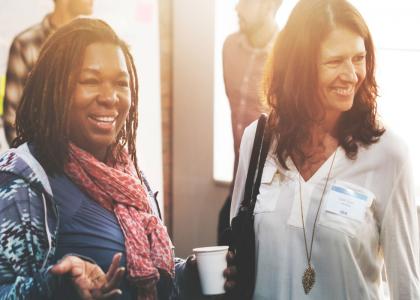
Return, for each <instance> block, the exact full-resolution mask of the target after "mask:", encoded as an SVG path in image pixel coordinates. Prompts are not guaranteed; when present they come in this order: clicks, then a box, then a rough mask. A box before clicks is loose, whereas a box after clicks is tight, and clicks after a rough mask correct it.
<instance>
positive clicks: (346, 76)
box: [340, 62, 358, 83]
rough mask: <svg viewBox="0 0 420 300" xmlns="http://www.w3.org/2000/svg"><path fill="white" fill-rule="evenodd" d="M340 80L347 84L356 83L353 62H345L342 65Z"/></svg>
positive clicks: (356, 78)
mask: <svg viewBox="0 0 420 300" xmlns="http://www.w3.org/2000/svg"><path fill="white" fill-rule="evenodd" d="M340 78H341V79H342V80H345V81H347V82H351V83H357V81H358V77H357V72H356V67H355V66H354V64H353V62H347V63H345V64H343V69H342V71H341V74H340Z"/></svg>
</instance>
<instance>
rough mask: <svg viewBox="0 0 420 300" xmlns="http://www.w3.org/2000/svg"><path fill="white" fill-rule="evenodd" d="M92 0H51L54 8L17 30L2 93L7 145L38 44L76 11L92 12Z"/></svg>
mask: <svg viewBox="0 0 420 300" xmlns="http://www.w3.org/2000/svg"><path fill="white" fill-rule="evenodd" d="M92 6H93V0H54V10H53V11H52V12H51V13H50V14H48V15H46V16H45V17H44V19H43V20H42V21H41V22H40V23H38V24H35V25H34V26H32V27H29V28H28V29H26V30H24V31H23V32H21V33H20V34H18V35H17V36H16V37H15V38H14V40H13V43H12V45H11V47H10V52H9V60H8V64H7V72H6V91H5V96H4V109H3V111H4V115H3V120H4V130H5V134H6V138H7V142H8V143H9V145H11V143H12V141H13V140H14V138H15V137H16V129H15V118H16V109H17V107H18V105H19V102H20V99H21V96H22V91H23V87H24V85H25V81H26V78H27V76H28V74H29V72H30V71H31V70H32V68H33V66H34V65H35V62H36V60H37V59H38V55H39V52H40V50H41V46H42V44H43V43H44V41H45V40H46V39H47V37H48V36H49V35H50V34H51V33H53V32H54V31H55V30H56V29H57V28H58V27H60V26H62V25H64V24H66V23H68V22H70V21H71V20H72V19H74V18H76V17H78V16H80V15H90V14H91V13H92Z"/></svg>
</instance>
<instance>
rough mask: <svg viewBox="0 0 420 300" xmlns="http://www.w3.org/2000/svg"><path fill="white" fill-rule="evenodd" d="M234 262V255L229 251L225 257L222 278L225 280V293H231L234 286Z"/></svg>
mask: <svg viewBox="0 0 420 300" xmlns="http://www.w3.org/2000/svg"><path fill="white" fill-rule="evenodd" d="M234 260H235V254H233V252H232V251H229V252H228V254H227V255H226V261H227V264H228V266H227V268H226V269H225V270H224V271H223V276H224V277H225V278H226V282H225V286H224V287H225V291H226V292H229V291H232V290H233V288H234V287H235V285H236V279H237V278H236V273H237V271H236V266H235V265H234V264H233V263H234Z"/></svg>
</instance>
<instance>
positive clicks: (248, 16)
mask: <svg viewBox="0 0 420 300" xmlns="http://www.w3.org/2000/svg"><path fill="white" fill-rule="evenodd" d="M282 2H283V1H282V0H239V2H238V3H237V5H236V12H237V15H238V22H239V31H238V32H235V33H233V34H231V35H229V36H228V37H227V38H226V40H225V42H224V45H223V77H224V82H225V90H226V95H227V97H228V100H229V106H230V111H231V124H232V135H233V148H234V154H235V161H234V168H233V180H232V185H231V188H230V191H229V195H228V197H227V199H226V201H225V204H224V205H223V207H222V209H221V211H220V214H219V223H218V243H219V244H222V245H226V244H227V239H228V237H227V236H226V235H225V234H224V233H225V229H226V228H228V227H229V211H230V203H231V197H232V189H233V183H234V182H235V174H236V169H237V166H238V158H239V145H240V144H241V138H242V134H243V132H244V129H245V128H246V127H247V126H248V125H249V124H251V122H252V121H254V120H255V119H257V118H258V117H259V115H260V114H261V112H263V111H264V108H263V104H262V103H261V101H260V99H261V87H260V84H261V79H262V74H263V69H264V66H265V62H266V60H267V56H268V54H269V53H270V51H271V48H272V46H273V44H274V40H275V37H276V35H277V33H278V28H277V24H276V14H277V11H278V9H279V7H280V6H281V4H282Z"/></svg>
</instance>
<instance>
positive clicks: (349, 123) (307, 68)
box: [263, 0, 385, 168]
mask: <svg viewBox="0 0 420 300" xmlns="http://www.w3.org/2000/svg"><path fill="white" fill-rule="evenodd" d="M338 26H342V27H344V28H347V29H350V30H351V31H353V32H355V33H357V34H358V35H360V36H361V37H362V38H363V40H364V44H365V48H366V52H367V54H366V77H365V79H364V81H363V82H362V83H361V86H360V87H359V89H358V90H357V92H356V95H355V97H354V102H353V106H352V108H351V109H350V110H348V111H346V112H343V113H342V114H341V117H340V119H339V121H338V124H337V134H338V142H339V145H340V146H342V147H343V148H344V150H345V151H346V156H347V157H348V158H350V159H355V158H356V156H357V152H358V147H359V145H363V146H368V145H370V144H372V143H375V142H377V141H378V140H379V137H380V136H381V135H382V134H383V133H384V131H385V130H384V129H383V128H382V127H381V126H380V125H379V124H378V120H377V118H376V114H377V113H376V98H377V95H378V93H377V85H376V80H375V75H374V69H375V54H374V46H373V41H372V38H371V35H370V32H369V29H368V27H367V25H366V23H365V21H364V20H363V18H362V16H361V15H360V13H359V12H358V11H357V10H356V9H355V8H354V7H353V6H352V5H351V4H350V3H348V2H347V1H346V0H301V1H299V2H298V4H297V5H296V6H295V8H294V9H293V11H292V13H291V14H290V16H289V19H288V21H287V24H286V25H285V27H284V28H283V30H282V31H281V32H280V33H279V35H278V36H277V40H276V42H275V45H274V48H273V50H272V53H271V56H270V58H269V60H268V63H267V66H266V73H265V78H264V81H263V94H264V100H265V101H266V102H267V103H266V104H268V106H269V108H270V110H271V115H270V120H269V129H270V131H271V132H272V134H273V138H274V139H275V141H276V143H277V144H276V146H275V147H276V148H275V154H276V157H277V159H278V160H279V162H280V164H281V165H282V167H284V168H287V166H286V159H287V157H288V156H291V155H292V154H296V155H297V156H298V157H299V158H300V159H302V160H304V159H307V158H309V157H310V156H311V154H309V155H308V154H305V153H304V151H303V150H302V146H303V145H304V144H305V142H307V141H310V140H311V135H310V129H311V128H312V126H314V125H315V124H317V123H319V122H321V121H322V120H323V118H324V117H325V110H324V108H323V105H322V99H320V97H319V95H318V67H317V64H318V61H319V55H320V45H321V42H322V41H323V40H324V39H325V38H326V37H327V35H328V34H329V33H330V32H331V31H332V30H334V29H335V28H337V27H338Z"/></svg>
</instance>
